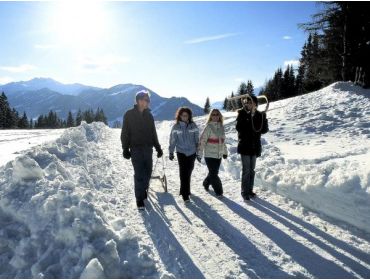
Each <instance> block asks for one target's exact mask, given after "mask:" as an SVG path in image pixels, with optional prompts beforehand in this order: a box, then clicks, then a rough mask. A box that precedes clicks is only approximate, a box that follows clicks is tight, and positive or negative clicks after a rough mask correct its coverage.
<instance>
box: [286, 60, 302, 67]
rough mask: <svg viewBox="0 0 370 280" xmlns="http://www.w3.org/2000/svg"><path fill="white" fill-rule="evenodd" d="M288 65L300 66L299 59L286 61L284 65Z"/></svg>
mask: <svg viewBox="0 0 370 280" xmlns="http://www.w3.org/2000/svg"><path fill="white" fill-rule="evenodd" d="M288 65H293V66H294V67H298V66H299V60H294V59H292V60H286V61H284V66H288Z"/></svg>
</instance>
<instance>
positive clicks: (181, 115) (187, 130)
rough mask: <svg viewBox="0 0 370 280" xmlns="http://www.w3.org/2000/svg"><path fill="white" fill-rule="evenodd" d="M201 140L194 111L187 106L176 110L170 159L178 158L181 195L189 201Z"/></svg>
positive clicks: (171, 136) (171, 137)
mask: <svg viewBox="0 0 370 280" xmlns="http://www.w3.org/2000/svg"><path fill="white" fill-rule="evenodd" d="M198 142H199V129H198V127H197V125H196V124H195V123H194V122H193V118H192V111H191V110H190V109H189V108H187V107H180V108H179V109H178V110H177V112H176V123H175V124H174V126H173V127H172V130H171V135H170V146H169V154H170V156H169V159H170V160H173V159H174V158H175V156H174V151H175V149H176V154H177V159H178V162H179V168H180V195H182V198H183V200H184V201H185V202H189V201H190V200H189V195H190V178H191V173H192V172H193V169H194V162H195V158H196V156H197V155H196V152H197V147H198Z"/></svg>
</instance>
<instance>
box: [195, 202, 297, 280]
mask: <svg viewBox="0 0 370 280" xmlns="http://www.w3.org/2000/svg"><path fill="white" fill-rule="evenodd" d="M192 201H193V204H190V205H189V206H188V209H189V210H191V211H192V212H193V213H194V215H196V216H197V217H198V218H199V219H202V220H203V222H204V223H205V224H206V225H207V227H208V228H209V229H210V230H212V231H213V232H214V233H215V234H217V235H218V236H219V238H220V239H221V240H222V241H223V242H224V243H225V244H226V245H227V246H228V247H229V248H230V249H231V250H233V251H234V252H235V254H237V255H238V256H239V257H240V259H242V260H243V261H244V263H245V265H243V266H242V270H243V272H244V273H245V274H246V275H248V276H249V277H250V278H294V277H297V275H289V274H288V273H286V272H285V271H283V270H281V268H279V267H278V266H277V265H276V264H274V263H273V262H272V261H270V260H269V259H268V258H267V257H266V256H264V255H263V254H262V253H261V252H260V251H259V250H258V249H257V247H256V246H255V245H254V244H253V243H252V242H251V241H249V240H248V238H247V237H246V236H245V235H244V234H243V233H241V232H240V231H239V230H238V229H237V228H235V227H234V226H233V225H232V224H230V223H229V222H228V221H226V220H225V219H224V218H223V217H221V216H220V215H219V214H218V213H217V212H216V211H215V210H213V209H212V208H211V207H210V206H209V205H208V204H206V203H205V202H204V201H203V200H202V199H201V198H199V197H197V196H195V195H192ZM298 277H303V275H299V276H298Z"/></svg>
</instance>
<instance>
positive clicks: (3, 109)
mask: <svg viewBox="0 0 370 280" xmlns="http://www.w3.org/2000/svg"><path fill="white" fill-rule="evenodd" d="M82 121H86V122H87V123H92V122H103V123H105V124H106V125H107V124H108V122H107V118H106V116H105V114H104V111H103V109H101V108H98V109H96V111H95V112H94V111H93V110H92V109H88V110H86V111H82V110H81V109H79V110H78V112H77V114H76V117H75V118H74V117H73V115H72V112H71V111H69V112H68V116H67V119H62V118H60V117H58V115H57V113H56V112H54V111H53V110H50V111H49V113H48V114H45V115H40V116H39V117H38V118H37V119H36V120H35V121H34V120H33V119H32V118H30V119H28V117H27V114H26V112H23V115H22V117H20V116H19V113H18V112H17V111H16V110H15V108H11V107H10V105H9V102H8V98H7V97H6V95H5V93H4V92H3V93H2V94H1V96H0V129H16V128H19V129H33V128H43V129H52V128H68V127H75V126H79V125H80V124H81V122H82Z"/></svg>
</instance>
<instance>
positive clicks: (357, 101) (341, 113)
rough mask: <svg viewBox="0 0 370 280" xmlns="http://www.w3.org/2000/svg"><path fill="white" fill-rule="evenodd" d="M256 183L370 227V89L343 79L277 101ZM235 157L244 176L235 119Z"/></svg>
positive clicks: (231, 164)
mask: <svg viewBox="0 0 370 280" xmlns="http://www.w3.org/2000/svg"><path fill="white" fill-rule="evenodd" d="M270 108H271V111H270V112H268V118H269V126H270V132H269V133H268V134H266V135H264V136H263V139H262V141H263V154H262V156H261V158H259V159H258V161H257V168H256V171H257V175H256V176H257V178H256V186H259V187H262V188H269V189H271V190H274V191H276V192H277V193H279V194H283V195H285V196H287V197H289V198H291V199H294V200H295V201H298V202H301V203H302V204H303V205H304V206H306V207H308V208H310V209H313V210H315V211H317V212H321V213H324V214H326V215H328V216H330V217H333V218H335V219H339V220H341V221H345V222H347V223H349V224H352V225H354V226H356V227H358V228H360V229H363V230H366V231H367V232H370V223H369V217H370V160H369V159H370V90H364V89H362V88H360V87H357V86H354V85H353V84H352V83H344V82H338V83H335V84H332V85H330V86H328V87H326V88H324V89H322V90H319V91H317V92H313V93H310V94H307V95H304V96H300V97H294V98H290V99H286V100H283V101H279V102H274V103H272V104H271V107H270ZM226 126H228V129H227V131H229V133H228V138H229V140H228V141H229V143H228V144H229V148H230V152H231V155H230V158H229V161H228V163H226V166H227V169H228V171H229V172H230V173H231V174H232V175H233V177H234V178H235V179H240V160H239V156H238V155H237V154H236V148H235V147H236V146H237V142H236V141H237V135H236V132H235V130H234V129H233V128H234V127H235V122H231V123H228V124H227V125H226Z"/></svg>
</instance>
